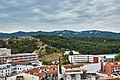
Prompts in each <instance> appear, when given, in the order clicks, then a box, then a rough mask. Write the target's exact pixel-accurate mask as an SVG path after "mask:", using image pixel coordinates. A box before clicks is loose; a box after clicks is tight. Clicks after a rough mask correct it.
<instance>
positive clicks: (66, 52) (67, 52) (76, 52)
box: [64, 50, 80, 55]
mask: <svg viewBox="0 0 120 80" xmlns="http://www.w3.org/2000/svg"><path fill="white" fill-rule="evenodd" d="M70 52H72V53H73V54H80V53H79V52H78V51H74V50H72V51H65V52H64V55H67V54H69V53H70Z"/></svg>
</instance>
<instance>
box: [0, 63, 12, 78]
mask: <svg viewBox="0 0 120 80" xmlns="http://www.w3.org/2000/svg"><path fill="white" fill-rule="evenodd" d="M10 75H11V64H1V65H0V77H1V78H2V77H6V76H10Z"/></svg>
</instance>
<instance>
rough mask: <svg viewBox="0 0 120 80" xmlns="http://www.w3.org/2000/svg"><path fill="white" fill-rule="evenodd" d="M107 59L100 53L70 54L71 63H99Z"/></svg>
mask: <svg viewBox="0 0 120 80" xmlns="http://www.w3.org/2000/svg"><path fill="white" fill-rule="evenodd" d="M105 60H106V56H100V55H69V61H70V63H98V62H101V61H103V62H104V61H105Z"/></svg>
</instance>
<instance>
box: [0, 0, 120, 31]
mask: <svg viewBox="0 0 120 80" xmlns="http://www.w3.org/2000/svg"><path fill="white" fill-rule="evenodd" d="M119 4H120V0H109V1H108V0H2V1H1V3H0V17H2V19H0V23H1V25H0V28H2V26H3V25H4V26H6V27H5V29H4V31H9V29H10V26H14V28H13V30H12V31H14V30H21V29H22V30H28V29H29V30H36V29H37V30H39V29H40V30H41V29H42V30H45V29H48V30H56V29H73V30H81V29H84V30H85V29H99V30H104V29H105V30H110V31H112V30H113V31H118V30H120V27H119V26H120V24H119V23H120V20H119V19H120V5H119ZM4 5H5V6H4ZM6 22H7V23H6ZM13 23H15V24H13ZM21 26H23V27H21ZM33 26H36V27H35V28H32V27H33ZM43 26H44V27H43Z"/></svg>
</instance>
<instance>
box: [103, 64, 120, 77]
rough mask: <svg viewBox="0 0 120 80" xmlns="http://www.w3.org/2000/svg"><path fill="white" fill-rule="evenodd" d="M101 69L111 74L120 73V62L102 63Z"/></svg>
mask: <svg viewBox="0 0 120 80" xmlns="http://www.w3.org/2000/svg"><path fill="white" fill-rule="evenodd" d="M101 71H103V72H105V73H107V74H109V75H111V74H115V75H116V76H118V75H120V63H119V62H103V63H102V64H101Z"/></svg>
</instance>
